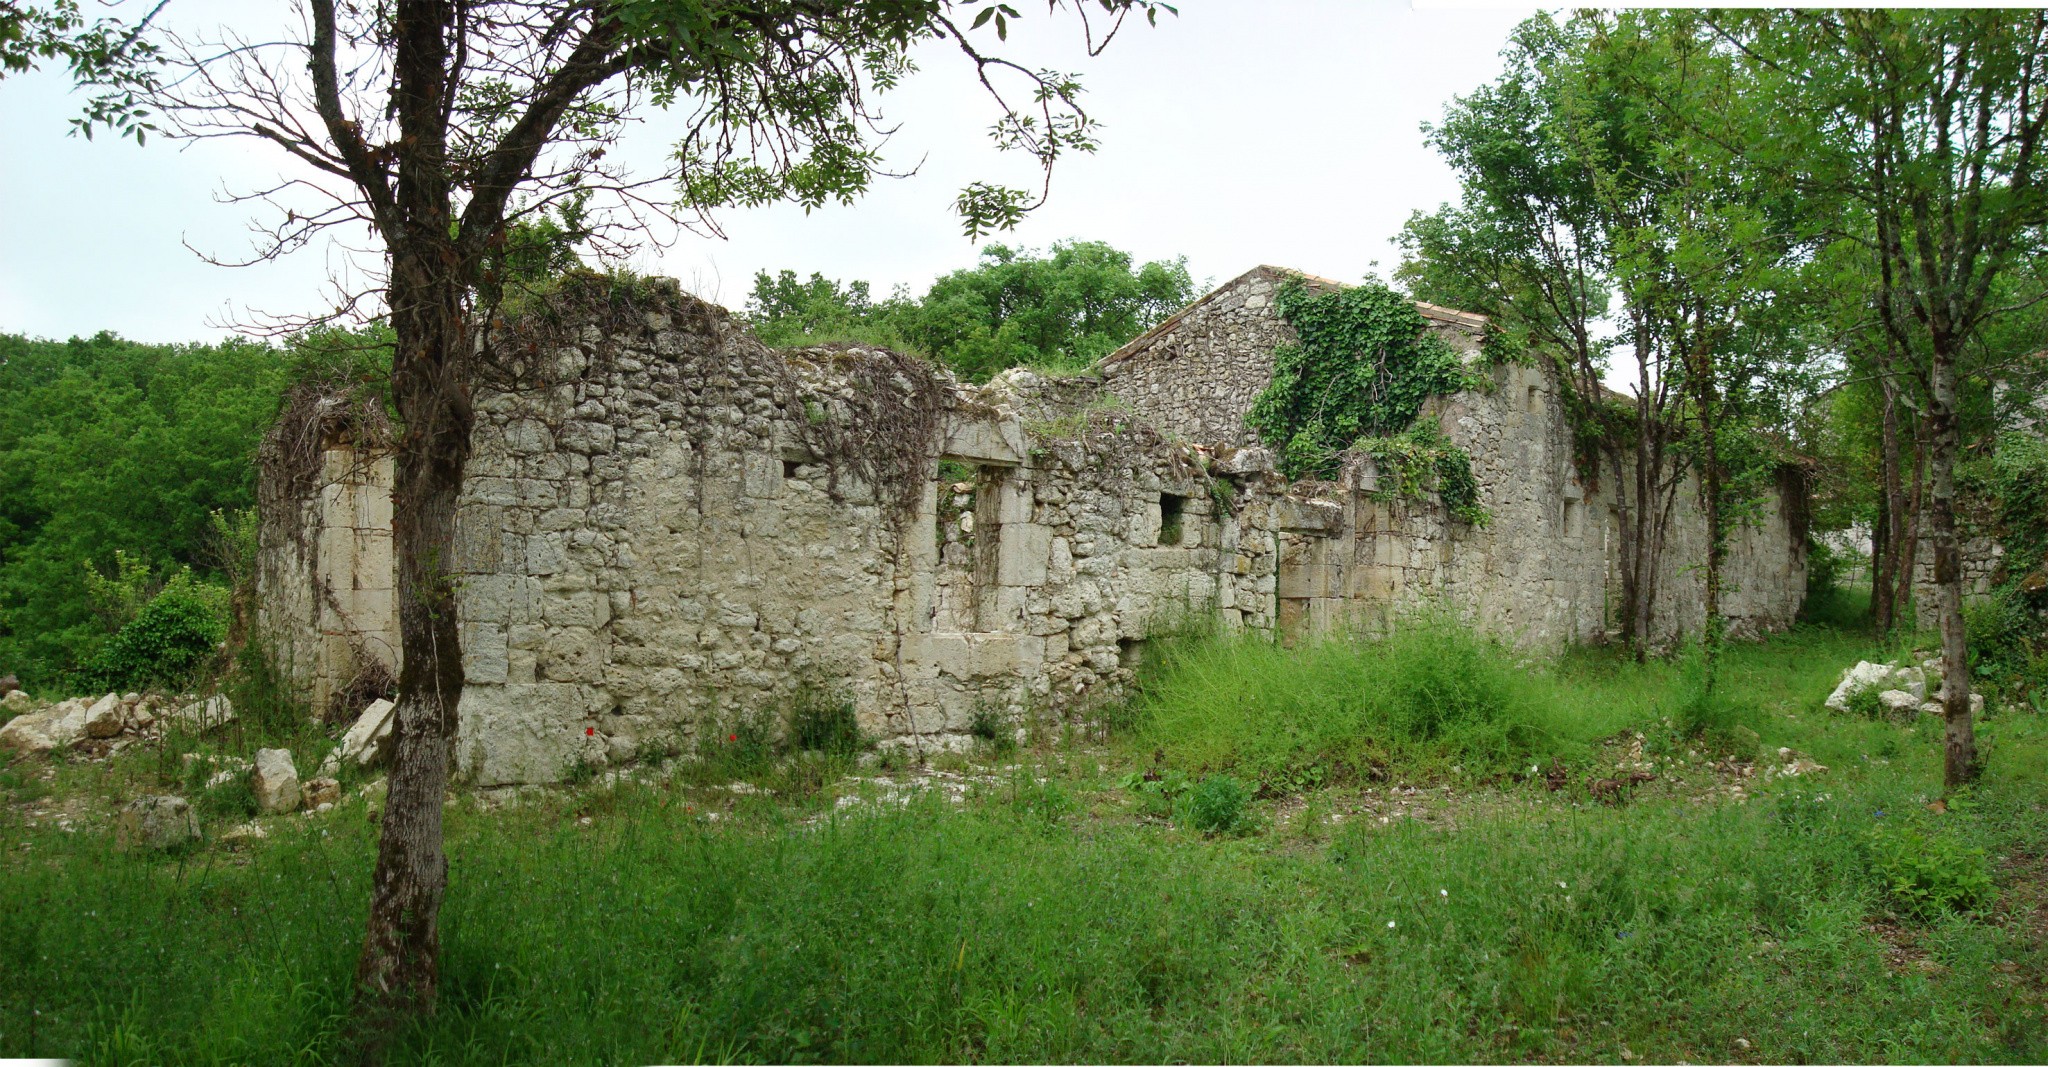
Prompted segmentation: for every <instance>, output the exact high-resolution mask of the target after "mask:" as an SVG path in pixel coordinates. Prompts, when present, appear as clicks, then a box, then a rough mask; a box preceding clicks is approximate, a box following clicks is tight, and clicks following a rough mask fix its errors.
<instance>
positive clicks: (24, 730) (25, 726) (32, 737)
mask: <svg viewBox="0 0 2048 1067" xmlns="http://www.w3.org/2000/svg"><path fill="white" fill-rule="evenodd" d="M91 706H92V705H91V702H90V701H88V700H86V699H85V698H83V697H81V698H78V699H75V700H66V701H64V702H62V703H58V704H52V705H50V706H49V707H47V708H44V709H42V710H41V711H32V712H29V713H28V714H26V715H22V716H18V717H16V718H13V719H9V720H8V721H7V724H6V725H5V726H0V748H5V749H12V750H13V751H16V752H20V753H23V754H25V755H26V754H30V753H36V752H48V751H50V750H51V749H53V748H61V747H63V746H65V745H68V744H70V743H72V742H73V741H76V740H78V739H79V738H81V737H84V736H85V712H86V709H87V708H89V707H91Z"/></svg>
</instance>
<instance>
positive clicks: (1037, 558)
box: [996, 522, 1052, 586]
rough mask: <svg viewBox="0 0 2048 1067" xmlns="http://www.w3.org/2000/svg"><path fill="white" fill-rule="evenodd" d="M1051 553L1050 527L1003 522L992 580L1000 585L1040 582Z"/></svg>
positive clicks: (1040, 583)
mask: <svg viewBox="0 0 2048 1067" xmlns="http://www.w3.org/2000/svg"><path fill="white" fill-rule="evenodd" d="M1051 555H1052V528H1051V527H1049V526H1040V525H1038V524H1037V523H1029V522H1020V523H1014V524H1009V525H1005V526H1004V527H1003V532H1002V537H1001V540H1000V541H998V542H997V549H996V581H997V582H998V583H999V584H1002V585H1026V586H1031V585H1044V584H1045V579H1046V567H1047V564H1048V562H1049V561H1050V558H1051Z"/></svg>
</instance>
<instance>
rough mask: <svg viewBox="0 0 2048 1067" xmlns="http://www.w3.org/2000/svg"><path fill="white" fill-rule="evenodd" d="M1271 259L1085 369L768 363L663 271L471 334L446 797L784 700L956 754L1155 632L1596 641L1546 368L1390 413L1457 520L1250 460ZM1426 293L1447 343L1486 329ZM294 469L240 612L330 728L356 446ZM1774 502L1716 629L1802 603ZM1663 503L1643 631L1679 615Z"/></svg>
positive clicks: (364, 611) (1592, 514) (545, 776)
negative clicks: (246, 612)
mask: <svg viewBox="0 0 2048 1067" xmlns="http://www.w3.org/2000/svg"><path fill="white" fill-rule="evenodd" d="M1287 274H1288V272H1284V271H1280V270H1278V269H1276V268H1266V267H1262V268H1259V269H1257V270H1254V271H1252V272H1249V273H1248V274H1246V275H1244V276H1242V277H1240V278H1238V279H1235V280H1233V281H1232V282H1230V283H1228V284H1226V285H1225V286H1223V287H1222V288H1220V289H1219V290H1217V292H1216V293H1213V294H1211V295H1210V296H1209V297H1205V298H1204V299H1203V300H1202V301H1200V302H1198V303H1197V304H1196V305H1193V306H1191V307H1190V308H1189V309H1187V310H1185V311H1183V312H1182V313H1181V314H1179V315H1177V316H1175V317H1174V318H1173V319H1171V320H1169V321H1168V322H1167V323H1165V324H1162V326H1161V327H1160V328H1159V329H1156V330H1154V331H1152V332H1150V333H1148V334H1147V335H1146V336H1144V337H1141V338H1139V339H1138V340H1137V341H1134V342H1133V343H1132V344H1131V345H1129V346H1126V348H1125V349H1124V350H1122V351H1120V352H1118V353H1117V354H1115V355H1113V356H1111V357H1110V358H1109V359H1107V360H1106V361H1105V362H1104V363H1103V364H1102V366H1101V367H1100V369H1099V375H1081V376H1076V377H1072V378H1051V377H1047V376H1044V375H1040V374H1036V373H1032V372H1030V371H1023V370H1018V371H1012V372H1009V373H1007V374H1004V375H1001V376H999V377H998V378H997V379H996V380H994V381H992V382H990V383H989V384H988V385H986V386H983V387H971V386H967V385H963V384H962V383H959V382H957V381H954V380H953V379H952V378H951V377H950V376H948V375H946V374H945V373H944V372H942V371H936V370H933V369H931V368H928V367H925V366H923V365H922V364H919V363H917V362H916V361H915V360H911V359H908V358H907V357H902V356H898V355H895V354H893V353H889V352H886V351H882V350H878V349H869V348H861V347H854V346H832V347H821V348H807V349H795V350H788V351H772V350H770V349H767V348H766V347H764V346H762V345H761V344H760V343H759V342H758V341H757V340H756V339H755V338H754V337H753V336H752V335H751V334H750V333H748V332H747V330H746V329H745V328H744V326H743V325H741V324H739V323H737V322H735V321H733V320H732V319H731V318H730V316H729V315H728V314H727V313H726V312H725V311H724V310H723V309H720V308H717V307H714V306H712V305H710V304H706V303H704V302H702V301H699V300H696V299H694V298H692V297H689V296H686V295H684V294H683V293H681V292H680V290H679V289H678V288H677V287H675V286H674V284H673V283H672V282H666V281H662V280H653V281H649V282H645V283H643V284H642V285H641V286H640V287H639V289H637V290H636V291H635V292H633V293H631V294H627V295H623V296H622V295H617V294H613V295H610V296H607V297H606V298H605V299H606V301H607V302H605V303H603V304H602V305H601V306H599V305H592V304H589V303H585V304H582V305H576V306H574V307H569V308H567V309H566V310H562V311H561V312H560V313H559V314H554V315H549V316H530V317H529V320H530V321H529V320H522V323H523V324H514V325H513V326H510V327H506V328H504V329H501V330H499V331H497V332H496V333H494V334H493V336H492V337H491V338H490V339H489V346H488V348H487V349H486V352H485V355H484V362H485V363H486V364H488V366H489V373H487V374H486V375H485V376H484V377H485V379H486V380H485V382H484V383H483V384H482V385H481V386H480V387H479V388H478V389H477V390H476V393H475V408H476V412H477V422H476V426H475V429H474V431H473V436H472V442H471V443H472V446H473V454H472V456H471V458H470V461H469V466H468V472H469V473H468V481H467V486H466V489H465V491H464V496H463V498H462V500H461V502H460V505H459V508H458V514H457V522H456V526H457V537H456V540H457V544H456V558H455V560H454V563H455V569H456V570H457V571H458V572H459V573H460V575H461V584H460V587H459V589H458V594H457V603H458V613H459V621H460V626H461V632H462V642H463V660H464V669H465V673H466V676H467V680H466V683H465V687H464V691H463V697H462V702H461V706H460V708H459V714H458V717H459V736H458V738H457V740H456V746H455V753H456V758H457V764H458V767H457V770H458V774H459V776H460V777H461V778H462V779H465V780H467V781H468V782H469V783H471V784H474V785H477V786H482V787H495V786H503V785H513V784H519V783H532V782H547V781H553V780H556V779H558V778H559V777H560V776H561V775H562V774H563V773H564V772H565V770H566V769H567V768H569V767H572V766H578V765H589V764H591V763H597V764H615V763H619V762H622V761H624V760H628V759H631V758H632V757H633V754H634V753H635V752H636V751H637V750H639V748H640V747H641V746H642V744H643V743H647V742H671V741H673V742H677V743H682V744H688V743H689V742H691V741H692V740H693V739H694V738H695V737H696V736H697V735H698V734H699V733H700V732H702V731H703V730H704V729H705V727H706V726H707V724H710V723H712V722H714V721H722V719H721V717H729V716H732V715H734V714H741V713H749V712H760V713H765V714H773V713H774V712H775V711H776V710H777V709H780V708H783V707H786V706H788V705H789V703H790V702H791V701H793V700H795V699H797V697H798V695H799V694H800V693H803V692H825V693H828V694H830V695H831V697H832V699H834V700H842V699H843V700H845V701H847V702H850V703H851V705H852V706H853V708H854V709H855V713H856V715H857V717H858V719H859V721H860V725H861V727H862V728H863V729H864V730H865V731H866V732H867V733H869V734H870V735H872V736H876V737H879V738H881V739H883V741H884V743H885V744H890V745H907V746H914V747H918V748H930V747H939V748H958V747H962V746H964V745H966V744H967V743H968V742H969V740H970V734H969V728H970V725H971V724H972V723H973V722H974V721H975V720H976V718H977V716H978V715H979V716H984V717H985V716H988V715H994V716H997V717H999V718H1001V719H1005V720H1008V721H1009V722H1010V723H1012V724H1016V723H1020V722H1022V721H1024V720H1025V719H1026V718H1027V717H1030V716H1065V715H1072V714H1076V713H1078V712H1083V711H1085V710H1086V709H1087V708H1088V707H1090V706H1091V705H1093V704H1095V703H1097V702H1100V701H1104V700H1108V699H1113V698H1114V697H1115V696H1116V694H1118V693H1119V692H1120V691H1121V690H1122V688H1123V687H1124V686H1125V685H1126V684H1128V682H1129V681H1130V679H1131V678H1132V677H1133V670H1134V668H1135V667H1136V666H1137V664H1138V663H1139V662H1140V661H1141V660H1142V658H1143V656H1144V650H1145V643H1146V641H1147V640H1148V639H1149V638H1151V637H1153V636H1154V635H1155V634H1156V633H1157V632H1158V630H1159V628H1161V627H1166V626H1171V625H1174V624H1176V622H1178V621H1182V620H1192V619H1210V620H1214V622H1215V623H1216V624H1218V625H1219V626H1220V627H1222V628H1223V629H1225V630H1229V631H1255V632H1266V633H1272V632H1276V631H1277V632H1278V633H1280V634H1282V635H1287V636H1292V635H1296V634H1312V633H1319V632H1328V631H1332V630H1337V629H1340V628H1358V629H1363V630H1368V631H1370V630H1375V629H1384V628H1386V627H1389V626H1392V625H1397V624H1398V620H1399V618H1400V617H1401V615H1402V614H1403V613H1404V612H1408V611H1412V610H1416V609H1418V608H1424V607H1436V608H1440V609H1442V610H1448V611H1450V612H1453V613H1455V614H1457V615H1459V616H1461V617H1463V618H1465V619H1466V620H1468V621H1469V622H1471V623H1472V624H1474V625H1476V626H1478V627H1480V628H1482V629H1484V630H1486V631H1488V632H1490V633H1494V634H1497V635H1499V636H1501V637H1503V638H1506V639H1509V640H1513V641H1516V642H1519V643H1521V644H1524V645H1528V646H1532V647H1556V646H1559V645H1562V644H1564V643H1566V642H1570V641H1588V640H1599V639H1601V638H1603V637H1604V636H1605V635H1606V634H1607V632H1608V631H1609V629H1610V628H1611V626H1612V625H1613V620H1612V619H1610V618H1609V617H1608V605H1609V604H1610V603H1612V602H1614V600H1615V599H1616V596H1617V594H1616V590H1617V589H1618V587H1619V580H1618V572H1617V567H1618V559H1617V557H1618V546H1617V540H1616V535H1615V533H1614V524H1615V522H1616V521H1617V519H1616V516H1615V513H1614V505H1613V503H1612V501H1611V499H1610V495H1611V490H1610V489H1603V488H1601V487H1599V486H1596V485H1593V484H1588V483H1587V482H1585V481H1583V480H1582V479H1581V477H1580V475H1579V473H1578V471H1577V470H1576V468H1575V466H1574V463H1573V458H1572V457H1573V446H1572V437H1571V432H1570V428H1569V426H1568V425H1567V423H1566V421H1565V418H1564V414H1563V411H1562V408H1561V406H1560V403H1559V400H1558V391H1557V387H1556V383H1555V382H1554V381H1553V380H1552V379H1551V378H1550V376H1549V371H1548V370H1547V369H1545V368H1544V367H1543V366H1540V365H1537V366H1526V367H1525V366H1518V365H1513V364H1499V365H1481V364H1475V367H1477V368H1478V369H1480V370H1481V371H1482V372H1483V373H1484V374H1486V375H1488V376H1489V384H1488V386H1487V388H1485V389H1480V390H1474V391H1471V392H1466V393H1460V394H1458V395H1456V396H1453V397H1447V398H1440V399H1438V400H1436V401H1433V402H1432V403H1431V405H1430V406H1429V407H1428V408H1426V409H1425V412H1424V414H1423V417H1424V418H1429V419H1434V420H1435V421H1436V422H1437V424H1438V425H1439V426H1440V427H1441V428H1442V429H1443V431H1444V433H1445V434H1446V435H1447V436H1448V437H1449V438H1450V439H1451V440H1452V441H1453V442H1455V443H1457V444H1458V445H1460V446H1462V447H1464V448H1466V449H1467V450H1468V451H1469V452H1470V453H1471V455H1472V459H1473V469H1474V473H1475V475H1476V477H1477V478H1478V480H1479V483H1480V503H1481V505H1482V506H1484V507H1485V508H1486V509H1487V511H1488V512H1489V514H1490V516H1491V522H1490V523H1489V524H1487V525H1485V526H1483V527H1475V526H1473V525H1471V524H1468V523H1465V522H1462V521H1459V520H1457V519H1456V518H1454V517H1453V516H1451V515H1449V514H1447V513H1446V510H1445V509H1444V508H1443V506H1442V505H1441V503H1440V502H1438V501H1436V500H1435V499H1434V498H1433V496H1432V497H1431V498H1428V499H1420V500H1417V499H1405V498H1400V497H1390V496H1388V494H1385V493H1383V492H1381V487H1380V483H1379V480H1378V476H1377V473H1376V472H1375V471H1374V470H1373V468H1372V465H1371V463H1370V462H1369V461H1361V462H1359V463H1355V464H1354V465H1353V466H1352V467H1351V468H1350V469H1349V470H1347V471H1346V472H1345V474H1344V476H1343V477H1342V478H1341V479H1339V480H1338V481H1336V482H1332V483H1300V484H1289V483H1288V482H1287V481H1286V480H1284V479H1282V478H1281V477H1280V476H1279V475H1278V474H1277V473H1276V472H1275V471H1274V464H1273V458H1272V456H1271V454H1270V453H1269V452H1267V451H1266V450H1265V449H1263V448H1259V447H1255V446H1253V445H1252V443H1251V440H1250V438H1249V437H1248V435H1247V434H1246V433H1245V432H1244V426H1243V419H1244V414H1245V412H1246V410H1247V409H1248V408H1249V405H1250V402H1251V398H1252V397H1254V396H1256V395H1257V393H1258V391H1259V390H1260V389H1261V388H1263V387H1264V385H1265V384H1266V382H1267V380H1268V379H1270V376H1271V370H1272V347H1273V345H1275V344H1277V343H1282V342H1285V341H1287V340H1291V339H1292V330H1291V327H1289V326H1287V324H1286V323H1285V322H1284V321H1282V320H1280V319H1279V318H1278V317H1277V316H1276V314H1275V313H1274V312H1273V310H1272V297H1273V294H1274V293H1275V292H1277V287H1278V286H1279V285H1280V284H1281V283H1282V281H1283V280H1284V278H1285V277H1286V275H1287ZM1310 282H1311V283H1312V284H1334V283H1323V282H1320V281H1318V280H1314V279H1311V280H1310ZM1423 310H1424V313H1425V316H1426V317H1427V319H1428V321H1429V323H1430V328H1432V329H1435V330H1438V331H1440V332H1442V333H1443V334H1444V335H1445V336H1446V337H1447V338H1448V339H1449V340H1450V341H1451V343H1452V345H1453V347H1454V348H1457V349H1458V350H1459V351H1461V352H1463V353H1465V354H1466V355H1467V357H1468V358H1470V359H1473V360H1477V359H1478V358H1479V356H1478V350H1479V344H1478V341H1479V337H1480V332H1481V330H1482V329H1483V328H1484V320H1483V319H1482V318H1480V317H1478V316H1473V315H1468V314H1465V313H1461V312H1453V311H1448V310H1446V309H1440V308H1424V309H1423ZM1537 362H1538V363H1539V364H1540V362H1541V361H1537ZM301 429H302V428H301ZM318 463H319V472H320V477H319V478H317V479H313V480H312V481H313V482H314V483H315V484H316V487H315V488H314V490H313V491H311V492H310V493H308V494H306V495H304V496H303V497H298V498H289V502H288V503H287V504H285V505H280V506H274V507H272V509H271V510H270V511H269V512H267V513H266V515H265V517H264V523H263V527H262V529H263V543H262V551H261V560H260V567H259V591H260V595H259V604H260V607H261V610H262V619H261V620H260V621H261V624H262V625H263V626H264V628H265V630H266V632H267V633H268V634H270V635H272V636H273V637H274V641H273V644H274V645H275V651H276V652H277V654H278V656H279V665H280V667H281V668H283V669H285V670H287V671H289V672H290V676H291V677H293V678H294V679H295V680H296V683H297V684H298V685H299V686H300V687H301V689H302V691H303V692H304V693H305V694H306V695H307V696H308V697H309V699H311V700H312V701H313V702H314V704H315V706H316V707H321V708H326V707H328V706H329V705H330V704H332V703H334V702H335V701H337V700H339V699H340V697H341V695H343V694H348V693H352V692H359V691H361V688H362V683H361V680H362V679H363V678H366V677H372V676H376V677H395V675H396V670H397V668H398V666H399V664H398V662H397V659H398V657H397V640H396V615H395V610H394V603H393V600H392V592H391V591H392V589H393V586H394V583H393V579H392V574H393V572H392V566H391V554H390V522H391V505H390V486H391V470H392V468H391V461H390V457H389V456H388V455H385V454H382V453H380V452H378V451H377V450H376V449H375V448H372V447H370V446H369V445H367V444H366V445H364V446H363V447H362V448H358V447H357V443H356V442H355V441H353V440H352V439H350V438H349V437H348V436H347V435H346V434H344V433H342V432H341V431H339V430H337V431H335V433H334V435H333V436H331V437H330V438H329V439H328V441H327V446H326V450H325V452H324V454H323V455H322V456H321V457H320V458H319V460H318ZM266 477H269V474H268V473H267V472H266ZM1613 480H1615V479H1614V478H1613V477H1612V476H1611V475H1610V477H1609V479H1607V482H1606V484H1608V485H1610V486H1611V483H1612V481H1613ZM1802 492H1803V491H1802V490H1800V489H1799V488H1798V487H1797V485H1796V484H1795V483H1794V482H1790V481H1788V482H1786V483H1785V484H1784V485H1783V486H1781V487H1780V489H1779V490H1777V491H1776V492H1774V493H1772V494H1770V495H1769V498H1768V499H1767V500H1766V501H1765V503H1764V505H1763V507H1762V508H1761V512H1760V517H1759V518H1758V519H1757V521H1756V522H1755V524H1754V525H1752V526H1748V527H1745V528H1743V529H1742V530H1741V531H1739V533H1738V534H1737V536H1736V537H1735V539H1734V541H1733V543H1732V545H1731V546H1730V552H1729V555H1728V578H1727V588H1728V590H1729V592H1728V593H1727V594H1726V595H1725V598H1724V610H1725V611H1726V612H1727V613H1728V616H1729V620H1728V621H1729V625H1730V628H1731V631H1732V632H1734V633H1737V634H1745V633H1755V632H1759V631H1764V630H1770V629H1777V628H1781V627H1783V626H1785V625H1787V624H1789V623H1790V621H1791V619H1792V617H1793V614H1794V613H1795V612H1796V610H1797V608H1798V605H1799V603H1800V599H1801V595H1802V593H1803V589H1804V576H1805V559H1804V548H1803V546H1804V531H1803V529H1801V528H1800V523H1801V521H1802V520H1801V518H1800V516H1802V515H1803V514H1804V507H1803V499H1802V497H1801V494H1802ZM1695 497H1696V494H1694V493H1691V492H1684V491H1681V492H1680V493H1679V494H1678V503H1677V505H1676V518H1675V519H1674V533H1673V538H1672V541H1671V543H1670V545H1669V549H1668V551H1667V555H1666V559H1667V563H1668V567H1667V573H1665V574H1664V575H1663V576H1662V577H1661V579H1660V586H1659V588H1660V597H1661V599H1660V602H1659V605H1658V611H1657V617H1658V619H1659V622H1660V625H1661V626H1662V627H1663V630H1662V631H1661V632H1662V635H1663V637H1664V638H1665V639H1674V638H1675V637H1677V636H1678V635H1679V634H1681V633H1683V632H1687V631H1696V630H1697V629H1698V628H1699V626H1700V625H1701V623H1702V622H1703V616H1702V612H1703V607H1702V604H1703V600H1702V597H1701V587H1700V577H1699V575H1698V573H1697V569H1696V568H1694V567H1692V566H1691V564H1692V562H1693V561H1695V560H1696V559H1697V558H1699V557H1700V555H1701V554H1702V552H1703V546H1704V543H1705V542H1704V537H1705V530H1704V525H1703V523H1702V522H1701V521H1700V517H1699V514H1698V509H1697V506H1696V500H1695ZM279 498H280V497H279V494H276V493H272V494H271V495H270V496H268V497H266V499H271V500H276V499H279ZM279 507H282V510H279ZM356 706H360V705H356ZM344 710H346V711H353V710H354V708H353V707H349V708H346V709H344ZM360 725H361V723H360V721H359V722H358V726H360Z"/></svg>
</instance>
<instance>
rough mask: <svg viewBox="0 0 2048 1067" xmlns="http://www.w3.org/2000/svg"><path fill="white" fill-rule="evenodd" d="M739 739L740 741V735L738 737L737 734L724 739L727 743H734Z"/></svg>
mask: <svg viewBox="0 0 2048 1067" xmlns="http://www.w3.org/2000/svg"><path fill="white" fill-rule="evenodd" d="M739 739H740V735H738V734H734V735H732V736H731V737H728V738H726V740H727V741H735V742H736V741H738V740H739Z"/></svg>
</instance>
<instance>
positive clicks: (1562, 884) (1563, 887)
mask: <svg viewBox="0 0 2048 1067" xmlns="http://www.w3.org/2000/svg"><path fill="white" fill-rule="evenodd" d="M1557 887H1558V888H1559V889H1570V888H1571V887H1570V886H1568V885H1565V884H1564V883H1563V882H1559V883H1557Z"/></svg>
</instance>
